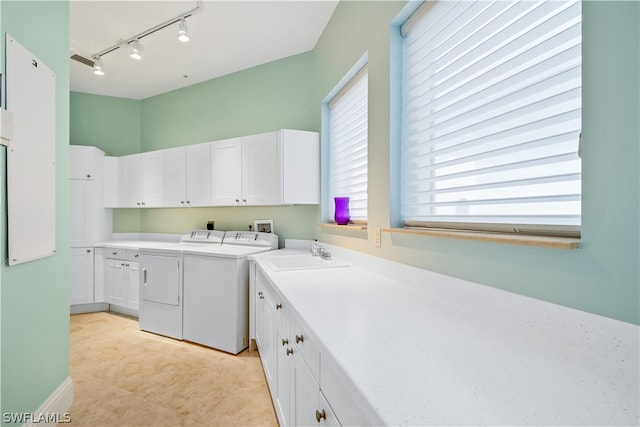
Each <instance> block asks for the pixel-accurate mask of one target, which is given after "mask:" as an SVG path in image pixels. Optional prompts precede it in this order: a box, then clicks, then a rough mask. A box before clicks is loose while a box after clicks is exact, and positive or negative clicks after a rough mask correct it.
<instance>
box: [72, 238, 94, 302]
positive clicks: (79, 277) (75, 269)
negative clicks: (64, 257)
mask: <svg viewBox="0 0 640 427" xmlns="http://www.w3.org/2000/svg"><path fill="white" fill-rule="evenodd" d="M69 256H70V262H71V269H70V270H71V271H70V272H71V275H70V286H69V288H70V289H69V291H70V303H71V304H72V305H73V304H90V303H92V302H93V249H92V248H71V250H70V251H69Z"/></svg>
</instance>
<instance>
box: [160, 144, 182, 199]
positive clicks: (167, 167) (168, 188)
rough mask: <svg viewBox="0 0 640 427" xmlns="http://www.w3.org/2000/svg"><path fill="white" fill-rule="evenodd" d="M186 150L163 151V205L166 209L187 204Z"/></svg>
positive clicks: (177, 148)
mask: <svg viewBox="0 0 640 427" xmlns="http://www.w3.org/2000/svg"><path fill="white" fill-rule="evenodd" d="M186 155H187V150H186V148H185V147H176V148H169V149H167V150H164V205H165V206H166V207H168V208H176V207H181V206H186V203H187V157H186Z"/></svg>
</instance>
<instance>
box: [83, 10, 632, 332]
mask: <svg viewBox="0 0 640 427" xmlns="http://www.w3.org/2000/svg"><path fill="white" fill-rule="evenodd" d="M583 4H584V6H583V14H584V16H583V19H584V22H583V33H584V41H583V46H584V47H583V52H584V58H583V60H584V69H583V103H584V107H583V116H584V119H583V123H584V125H583V236H582V246H581V248H580V249H578V250H559V249H546V248H537V247H530V246H515V245H507V244H498V243H490V242H477V241H464V240H454V239H444V238H435V237H419V236H403V235H398V234H395V235H391V234H388V233H383V239H382V247H380V248H377V247H375V246H374V245H373V230H374V229H375V228H377V227H382V228H385V227H395V226H398V225H399V224H398V220H397V202H396V200H397V184H396V181H395V179H394V176H395V175H394V173H393V171H394V170H395V169H396V168H397V165H396V163H395V160H396V159H397V157H398V151H397V150H398V145H399V144H398V137H397V126H396V121H395V120H392V119H390V117H394V116H395V114H397V111H395V110H393V109H392V108H391V107H390V105H392V106H395V105H396V103H397V98H396V96H395V95H396V94H397V91H396V85H395V80H394V79H395V75H394V73H393V72H394V71H395V69H396V65H395V63H394V61H393V58H394V55H395V51H396V50H397V46H396V45H395V44H394V43H395V40H394V42H392V41H391V39H392V38H397V37H396V36H394V35H393V34H395V33H394V32H393V31H395V27H394V26H395V25H397V23H395V22H394V18H395V17H396V16H397V15H398V13H399V12H401V10H402V8H403V7H404V5H405V2H404V1H343V2H340V3H339V5H338V6H337V8H336V11H335V12H334V14H333V16H332V18H331V20H330V22H329V24H328V25H327V28H326V29H325V31H324V33H323V34H322V37H321V38H320V40H319V41H318V44H317V45H316V47H315V49H314V50H313V51H312V52H309V53H306V54H302V55H297V56H294V57H291V58H286V59H283V60H280V61H275V62H273V63H270V64H265V65H261V66H258V67H255V68H252V69H249V70H245V71H241V72H238V73H234V74H232V75H229V76H225V77H221V78H219V79H214V80H211V81H208V82H204V83H201V84H198V85H194V86H191V87H187V88H183V89H180V90H176V91H174V92H170V93H167V94H163V95H159V96H156V97H152V98H148V99H145V100H142V101H139V102H140V105H141V107H140V135H141V136H140V138H141V139H140V146H141V150H142V151H150V150H155V149H160V148H166V147H173V146H179V145H186V144H191V143H197V142H203V141H209V140H215V139H222V138H227V137H232V136H239V135H246V134H251V133H258V132H263V131H269V130H274V129H277V128H280V127H291V128H298V129H307V130H320V129H321V115H320V111H321V109H320V105H321V101H322V99H323V98H324V97H325V96H326V95H327V94H328V92H329V91H331V90H332V89H333V88H334V86H335V85H336V84H337V83H338V81H339V80H340V79H341V78H342V77H343V75H344V74H345V73H346V72H347V71H348V70H349V69H350V68H351V67H352V66H353V65H354V64H355V63H356V61H357V60H358V59H359V58H360V57H362V55H363V54H364V53H365V52H366V53H368V58H369V101H370V105H369V163H370V166H369V170H370V173H369V215H370V217H369V232H367V231H350V230H343V229H340V230H338V231H336V230H335V229H331V228H325V227H316V226H315V225H316V224H317V222H318V221H319V220H320V209H319V208H318V207H314V206H289V207H269V208H197V209H194V208H191V209H145V210H135V209H132V210H125V209H119V210H116V214H115V215H114V230H115V231H143V232H171V233H179V232H181V231H182V230H184V229H188V228H194V227H202V226H204V224H205V222H206V221H207V220H215V221H216V227H217V228H220V229H225V228H226V229H231V228H245V227H246V225H248V224H249V223H251V222H252V220H253V219H256V218H272V219H274V226H275V228H276V233H277V234H279V235H280V236H281V237H283V238H313V237H317V238H318V239H319V240H321V241H323V242H327V243H331V244H335V245H339V246H343V247H346V248H349V249H354V250H358V251H361V252H364V253H368V254H372V255H376V256H381V257H384V258H388V259H392V260H396V261H400V262H403V263H407V264H411V265H415V266H418V267H421V268H426V269H430V270H433V271H437V272H442V273H445V274H449V275H453V276H457V277H462V278H465V279H469V280H472V281H475V282H478V283H481V284H485V285H489V286H493V287H497V288H501V289H505V290H508V291H511V292H516V293H520V294H523V295H528V296H532V297H535V298H539V299H542V300H546V301H551V302H554V303H558V304H562V305H566V306H569V307H574V308H577V309H580V310H585V311H589V312H593V313H598V314H601V315H604V316H608V317H612V318H616V319H620V320H623V321H626V322H632V323H640V314H639V311H640V310H639V307H638V305H639V300H640V295H639V282H640V272H639V267H638V264H639V263H638V260H639V258H640V249H639V244H638V242H639V237H640V230H639V227H638V216H639V204H640V201H639V199H640V197H639V193H640V177H639V174H638V169H639V168H638V164H639V158H640V154H639V150H638V145H639V144H638V140H639V129H638V120H637V117H638V116H639V115H640V111H639V107H638V95H639V88H638V75H639V74H640V67H639V65H638V62H639V51H640V49H639V42H638V40H639V34H638V25H637V23H638V21H639V18H640V12H639V4H638V2H597V1H589V2H584V3H583ZM87 96H88V97H94V96H93V95H87ZM98 98H99V97H98ZM75 99H76V98H75V96H74V97H72V102H73V101H74V100H75ZM96 102H98V103H99V102H100V101H96ZM72 110H73V111H75V108H73V109H72ZM87 120H90V118H89V119H87ZM114 120H115V119H114ZM75 121H76V120H75V117H74V116H72V123H71V128H72V134H75V130H74V128H75V127H76V123H75ZM133 128H135V125H132V129H133ZM105 150H106V151H107V152H109V149H107V148H105Z"/></svg>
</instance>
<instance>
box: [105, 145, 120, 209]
mask: <svg viewBox="0 0 640 427" xmlns="http://www.w3.org/2000/svg"><path fill="white" fill-rule="evenodd" d="M103 163H104V183H103V187H104V207H105V208H119V207H120V159H119V158H118V157H105V158H104V160H103Z"/></svg>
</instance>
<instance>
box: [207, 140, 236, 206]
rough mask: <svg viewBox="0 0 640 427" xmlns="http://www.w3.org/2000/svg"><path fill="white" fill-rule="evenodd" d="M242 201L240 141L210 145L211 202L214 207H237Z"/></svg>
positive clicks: (227, 141) (217, 142)
mask: <svg viewBox="0 0 640 427" xmlns="http://www.w3.org/2000/svg"><path fill="white" fill-rule="evenodd" d="M241 200H242V139H241V138H230V139H224V140H222V141H215V142H212V143H211V202H212V204H213V205H214V206H234V205H239V204H240V201H241Z"/></svg>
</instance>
